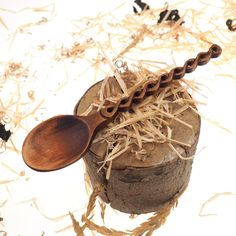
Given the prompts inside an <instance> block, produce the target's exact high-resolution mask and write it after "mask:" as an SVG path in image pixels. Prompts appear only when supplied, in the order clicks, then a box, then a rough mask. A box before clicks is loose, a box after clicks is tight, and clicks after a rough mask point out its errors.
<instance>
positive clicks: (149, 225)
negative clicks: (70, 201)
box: [70, 187, 178, 236]
mask: <svg viewBox="0 0 236 236" xmlns="http://www.w3.org/2000/svg"><path fill="white" fill-rule="evenodd" d="M100 191H101V188H100V187H95V188H94V190H93V193H92V194H91V196H90V200H89V203H88V207H87V213H85V214H83V216H82V222H84V225H83V226H82V227H81V226H80V224H79V222H78V221H76V219H75V217H74V215H73V214H71V213H70V216H71V219H72V222H73V227H74V230H75V232H76V233H77V235H84V234H83V233H84V230H85V229H86V228H88V229H89V230H91V231H96V232H97V233H100V234H101V235H106V236H125V235H127V236H129V235H130V236H131V235H132V236H139V235H144V234H145V235H152V233H153V232H154V231H155V230H156V229H158V228H159V227H160V226H161V225H162V224H164V223H165V221H166V218H167V216H168V215H169V214H170V211H171V209H172V208H173V207H175V206H176V205H177V202H178V201H177V199H178V197H177V196H175V198H173V199H172V200H171V201H170V202H169V203H168V204H166V205H165V206H164V207H163V208H162V209H160V210H159V211H157V212H155V213H153V215H152V216H151V217H149V218H148V219H147V220H146V221H144V222H143V223H141V224H140V225H139V226H137V227H136V228H134V229H133V230H126V231H120V230H115V229H111V228H107V227H106V226H100V225H98V224H96V223H95V222H93V221H92V218H93V216H90V213H89V214H88V209H89V208H91V206H93V207H92V208H93V209H94V208H95V205H96V200H97V197H98V194H99V193H100ZM100 207H101V204H100ZM102 208H103V209H102V212H103V213H102V214H103V215H102V216H101V218H102V219H103V218H104V209H105V204H104V203H103V206H102ZM89 216H90V217H89ZM103 222H104V219H103Z"/></svg>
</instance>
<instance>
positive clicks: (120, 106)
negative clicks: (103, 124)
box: [100, 44, 222, 118]
mask: <svg viewBox="0 0 236 236" xmlns="http://www.w3.org/2000/svg"><path fill="white" fill-rule="evenodd" d="M221 52H222V49H221V47H220V46H218V45H217V44H213V45H212V46H211V47H210V48H209V50H208V51H207V52H200V53H198V55H197V56H196V58H191V59H189V60H187V61H186V62H185V64H184V65H183V67H175V68H173V69H172V70H171V71H170V72H169V73H164V74H162V75H160V76H159V77H158V78H157V79H150V80H148V81H147V82H145V83H144V85H143V86H142V88H139V89H137V90H136V91H133V92H132V93H131V94H130V95H129V97H123V98H121V99H120V100H118V101H117V103H116V104H114V105H109V106H107V107H106V108H103V109H101V111H100V113H101V115H102V116H104V117H106V118H112V117H114V116H115V115H116V113H117V112H118V111H127V110H129V108H130V107H131V105H132V103H133V102H135V103H139V102H141V101H143V100H144V98H145V96H149V95H155V94H156V93H157V91H158V90H159V88H164V87H167V86H168V85H169V84H170V83H171V82H172V81H173V80H179V79H181V78H183V77H184V75H185V74H186V73H191V72H193V71H194V70H195V69H196V68H197V66H202V65H205V64H207V63H208V62H209V61H210V59H211V58H217V57H219V56H220V55H221Z"/></svg>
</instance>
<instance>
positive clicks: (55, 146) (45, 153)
mask: <svg viewBox="0 0 236 236" xmlns="http://www.w3.org/2000/svg"><path fill="white" fill-rule="evenodd" d="M221 51H222V50H221V48H220V47H219V46H218V45H216V44H213V45H212V46H211V47H210V48H209V50H208V51H207V52H201V53H199V54H198V55H197V57H196V58H192V59H189V60H187V61H186V62H185V64H184V66H183V67H175V68H173V69H172V70H171V71H170V72H169V73H164V74H162V75H160V76H159V77H158V78H156V79H150V80H148V81H147V82H145V83H144V85H143V86H142V87H141V88H138V89H136V90H135V91H133V92H132V93H131V94H130V95H129V97H123V98H121V99H119V100H118V101H117V102H116V103H115V104H110V105H108V106H106V107H105V108H102V109H101V110H100V111H97V112H94V113H93V114H90V115H88V116H74V115H61V116H55V117H53V118H50V119H48V120H46V121H44V122H42V123H40V124H39V125H38V126H36V127H35V128H34V129H33V130H32V131H31V132H30V133H29V134H28V136H27V137H26V139H25V141H24V144H23V148H22V155H23V159H24V161H25V163H26V164H27V165H28V166H29V167H31V168H32V169H35V170H38V171H51V170H57V169H61V168H63V167H66V166H68V165H70V164H72V163H74V162H75V161H77V160H79V159H80V158H81V157H82V156H83V155H84V154H85V152H86V151H87V150H88V148H89V146H90V143H91V141H92V140H93V137H94V135H95V134H96V133H97V131H98V130H99V129H101V128H102V127H104V126H105V125H107V124H108V123H109V122H111V121H112V120H113V119H114V118H115V117H116V115H117V113H118V111H127V110H129V109H130V107H131V105H132V104H133V103H139V102H141V101H143V99H144V98H145V97H146V96H150V95H155V94H156V93H157V91H158V90H159V89H160V88H162V87H166V86H168V85H169V84H170V83H171V82H172V81H173V80H178V79H181V78H183V76H184V75H185V73H190V72H192V71H194V70H195V69H196V67H197V66H198V65H205V64H207V63H208V62H209V60H210V59H211V58H216V57H218V56H220V54H221Z"/></svg>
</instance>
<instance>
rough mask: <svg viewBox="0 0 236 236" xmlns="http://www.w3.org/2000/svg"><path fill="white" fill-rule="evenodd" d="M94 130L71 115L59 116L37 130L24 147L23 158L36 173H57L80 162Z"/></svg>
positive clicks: (40, 125) (30, 134)
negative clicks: (49, 171) (51, 171)
mask: <svg viewBox="0 0 236 236" xmlns="http://www.w3.org/2000/svg"><path fill="white" fill-rule="evenodd" d="M92 133H93V130H91V128H90V127H89V126H88V122H87V121H86V120H85V119H83V118H81V117H76V116H73V115H61V116H56V117H53V118H51V119H49V120H46V121H44V122H42V123H41V124H39V125H38V126H36V127H35V128H34V129H33V130H32V131H31V132H30V133H29V135H28V136H27V137H26V139H25V141H24V144H23V150H22V154H23V158H24V161H25V163H26V164H27V165H28V166H30V167H31V168H33V169H35V170H39V171H48V170H57V169H60V168H62V167H65V166H67V165H70V164H72V163H74V162H75V161H77V160H78V159H80V158H81V156H82V155H83V153H84V152H85V151H86V150H87V148H88V146H89V144H90V140H91V136H92V135H93V134H92Z"/></svg>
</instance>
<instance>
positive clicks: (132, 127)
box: [93, 84, 194, 178]
mask: <svg viewBox="0 0 236 236" xmlns="http://www.w3.org/2000/svg"><path fill="white" fill-rule="evenodd" d="M186 91H187V88H183V87H182V86H177V85H175V84H173V85H171V86H170V87H169V88H166V89H164V90H162V91H161V92H160V93H158V94H157V95H156V96H154V97H147V98H146V99H145V100H144V101H143V102H141V103H140V104H137V105H135V104H133V105H132V110H133V111H134V112H133V113H132V112H131V113H119V115H118V116H117V118H116V120H115V121H114V122H113V123H112V124H110V125H108V127H107V128H105V129H104V130H103V131H102V133H101V134H99V135H98V136H97V137H96V139H95V140H94V141H93V142H94V143H99V142H104V141H105V142H107V143H108V146H107V155H106V157H105V158H104V161H103V164H102V165H101V167H100V170H101V169H102V168H103V167H104V166H105V164H106V163H107V162H109V163H108V169H107V175H106V178H108V177H109V176H110V170H111V164H112V162H111V161H112V160H114V159H115V158H117V157H119V156H120V155H122V154H123V153H125V152H126V151H127V150H130V151H131V152H132V153H135V155H136V157H137V159H139V160H143V161H144V160H145V158H146V157H145V154H146V153H147V152H146V150H145V149H144V148H143V144H144V143H165V142H167V143H168V144H169V146H170V149H172V150H173V151H174V152H175V153H176V154H177V155H178V157H179V158H181V159H186V160H187V159H190V158H191V159H192V158H193V157H183V156H182V155H180V153H179V152H178V151H177V150H176V148H175V147H174V146H173V145H172V143H173V144H177V145H181V146H185V147H190V144H188V143H184V142H181V141H178V140H175V139H173V138H172V137H171V132H172V131H171V129H170V127H169V126H170V123H171V120H174V121H176V122H179V123H180V124H181V125H184V126H186V128H189V129H190V130H192V129H193V127H192V126H191V125H189V124H188V123H186V122H185V121H182V120H181V119H180V118H178V116H179V115H180V114H182V113H183V112H184V111H186V110H187V109H189V107H190V106H192V105H193V104H194V100H193V99H192V98H191V97H189V95H188V93H187V92H186ZM179 93H181V94H182V95H181V96H184V97H180V96H179V95H178V94H179ZM185 94H186V95H185ZM169 97H173V98H174V99H171V100H170V99H169ZM175 103H176V104H179V105H180V107H179V108H178V109H177V110H176V111H174V112H173V111H171V110H169V105H170V104H175ZM114 144H115V145H114Z"/></svg>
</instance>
